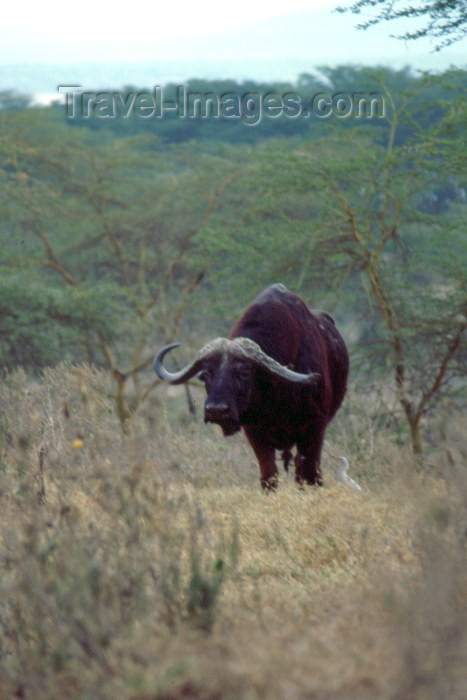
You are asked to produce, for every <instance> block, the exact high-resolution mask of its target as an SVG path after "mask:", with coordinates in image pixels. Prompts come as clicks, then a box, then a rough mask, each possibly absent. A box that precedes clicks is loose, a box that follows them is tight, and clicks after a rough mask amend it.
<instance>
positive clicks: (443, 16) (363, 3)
mask: <svg viewBox="0 0 467 700" xmlns="http://www.w3.org/2000/svg"><path fill="white" fill-rule="evenodd" d="M367 8H371V9H376V10H377V12H378V14H376V16H374V17H371V18H370V19H367V20H365V21H364V22H361V23H360V24H358V25H357V28H358V29H368V28H369V27H373V26H374V25H376V24H381V23H382V22H388V21H392V20H397V19H412V18H422V19H423V20H425V21H426V24H425V25H424V26H422V27H420V28H419V29H416V30H415V31H412V32H409V31H408V32H405V33H404V34H400V35H397V38H398V39H404V40H408V39H421V38H424V37H433V38H435V39H437V40H439V41H438V43H437V45H436V51H440V50H441V49H442V48H444V47H446V46H450V45H451V44H454V43H455V42H456V41H461V39H463V38H464V37H465V36H466V34H467V3H466V2H465V0H418V1H417V2H405V3H402V4H400V3H399V4H396V3H395V2H394V0H357V2H354V3H353V4H352V5H349V6H348V7H337V8H336V9H337V12H352V13H353V14H357V15H358V14H360V13H361V12H362V10H366V9H367Z"/></svg>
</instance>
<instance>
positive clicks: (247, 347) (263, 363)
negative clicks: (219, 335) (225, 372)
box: [229, 338, 321, 384]
mask: <svg viewBox="0 0 467 700" xmlns="http://www.w3.org/2000/svg"><path fill="white" fill-rule="evenodd" d="M231 342H232V346H231V347H230V348H229V350H230V352H232V353H234V354H235V355H239V356H240V357H245V358H247V359H249V360H251V361H252V362H253V363H254V364H255V365H257V366H258V367H262V368H263V369H265V370H267V371H268V372H270V373H271V374H274V375H276V376H277V377H281V378H282V379H285V380H286V381H288V382H293V383H295V384H314V383H315V382H317V381H318V380H319V379H320V378H321V375H320V374H318V373H317V372H310V373H309V374H302V373H301V372H294V371H293V370H292V369H289V368H288V367H285V366H284V365H281V364H280V362H277V361H276V360H274V359H273V358H272V357H270V356H269V355H267V354H266V353H265V352H264V351H263V350H262V349H261V348H260V346H259V345H258V344H257V343H255V342H254V341H253V340H250V338H234V340H232V341H231Z"/></svg>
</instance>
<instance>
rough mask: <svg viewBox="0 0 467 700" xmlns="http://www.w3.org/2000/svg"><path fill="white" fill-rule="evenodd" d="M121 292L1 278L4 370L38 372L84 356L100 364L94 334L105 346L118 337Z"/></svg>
mask: <svg viewBox="0 0 467 700" xmlns="http://www.w3.org/2000/svg"><path fill="white" fill-rule="evenodd" d="M119 296H120V294H119V291H118V289H116V288H113V287H112V286H111V285H109V284H105V285H100V286H97V287H95V288H89V287H85V286H81V287H70V286H67V287H65V286H57V285H51V286H47V287H45V286H44V284H43V281H41V279H40V276H39V275H37V274H34V272H32V271H30V273H29V278H28V279H27V280H26V276H25V274H21V273H19V272H16V273H12V274H6V275H4V276H3V277H2V278H1V279H0V356H1V358H2V367H3V369H6V370H8V369H13V368H15V367H17V366H18V365H22V366H25V367H30V368H33V369H39V368H41V367H46V366H49V365H54V364H56V363H58V362H61V361H63V360H68V361H78V360H80V359H81V358H82V357H83V356H85V357H86V356H87V357H88V359H90V360H91V359H94V360H95V361H97V360H98V357H97V355H96V352H95V347H96V343H97V333H98V332H99V334H100V335H101V336H102V337H103V338H105V339H106V341H107V342H111V341H113V340H114V338H115V336H116V335H117V333H118V328H119V321H118V319H119V316H118V309H119V306H120V310H121V303H120V304H119Z"/></svg>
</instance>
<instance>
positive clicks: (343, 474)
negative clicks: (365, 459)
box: [331, 454, 363, 492]
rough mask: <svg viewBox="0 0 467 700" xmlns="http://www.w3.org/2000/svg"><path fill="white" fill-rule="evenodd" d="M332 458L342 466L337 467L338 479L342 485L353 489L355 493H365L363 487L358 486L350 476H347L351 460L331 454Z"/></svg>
mask: <svg viewBox="0 0 467 700" xmlns="http://www.w3.org/2000/svg"><path fill="white" fill-rule="evenodd" d="M331 457H332V458H333V459H335V460H336V461H338V462H339V463H340V464H339V466H338V467H337V478H338V480H339V481H340V482H341V484H344V485H345V486H348V487H349V488H351V489H353V490H354V491H359V492H361V491H363V489H362V487H361V486H360V484H357V482H356V481H354V479H351V478H350V476H348V475H347V472H348V471H349V466H350V465H349V460H348V459H347V458H346V457H337V456H336V455H333V454H331Z"/></svg>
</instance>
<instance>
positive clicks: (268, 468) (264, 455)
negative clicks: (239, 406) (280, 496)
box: [244, 426, 278, 491]
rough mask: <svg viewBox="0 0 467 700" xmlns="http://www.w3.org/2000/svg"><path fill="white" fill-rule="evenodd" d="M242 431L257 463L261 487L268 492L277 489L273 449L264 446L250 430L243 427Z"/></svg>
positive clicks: (259, 438)
mask: <svg viewBox="0 0 467 700" xmlns="http://www.w3.org/2000/svg"><path fill="white" fill-rule="evenodd" d="M244 430H245V435H246V436H247V438H248V441H249V443H250V445H251V446H252V448H253V451H254V453H255V455H256V459H257V460H258V462H259V469H260V474H261V476H260V483H261V487H262V488H263V489H267V490H268V491H270V490H273V489H275V488H277V483H278V476H277V465H276V459H275V450H274V448H273V447H270V446H269V445H266V444H265V443H264V441H263V440H262V439H261V437H260V436H259V435H258V434H257V433H256V432H255V431H254V430H252V429H251V428H248V427H246V426H245V428H244Z"/></svg>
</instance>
